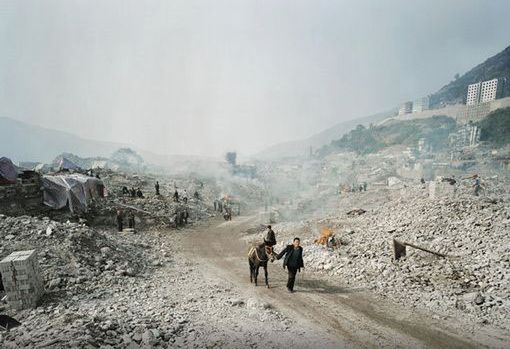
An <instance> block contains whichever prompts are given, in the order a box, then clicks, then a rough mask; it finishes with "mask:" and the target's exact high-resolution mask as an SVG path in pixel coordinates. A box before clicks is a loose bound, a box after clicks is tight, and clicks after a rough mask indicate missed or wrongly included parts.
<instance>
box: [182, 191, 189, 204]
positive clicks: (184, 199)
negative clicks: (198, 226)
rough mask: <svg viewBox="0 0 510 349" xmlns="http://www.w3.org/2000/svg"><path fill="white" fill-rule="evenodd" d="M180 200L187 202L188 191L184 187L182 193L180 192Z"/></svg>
mask: <svg viewBox="0 0 510 349" xmlns="http://www.w3.org/2000/svg"><path fill="white" fill-rule="evenodd" d="M182 201H184V203H185V204H187V203H188V192H187V191H186V189H184V193H183V194H182Z"/></svg>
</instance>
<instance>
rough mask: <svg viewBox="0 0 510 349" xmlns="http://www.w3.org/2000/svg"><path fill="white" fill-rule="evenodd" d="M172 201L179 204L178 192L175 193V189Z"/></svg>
mask: <svg viewBox="0 0 510 349" xmlns="http://www.w3.org/2000/svg"><path fill="white" fill-rule="evenodd" d="M174 201H175V202H179V192H178V191H177V189H175V193H174Z"/></svg>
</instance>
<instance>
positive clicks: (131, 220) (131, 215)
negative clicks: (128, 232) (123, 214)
mask: <svg viewBox="0 0 510 349" xmlns="http://www.w3.org/2000/svg"><path fill="white" fill-rule="evenodd" d="M128 227H129V228H131V229H135V214H134V213H133V212H130V213H129V217H128Z"/></svg>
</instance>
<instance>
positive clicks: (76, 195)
mask: <svg viewBox="0 0 510 349" xmlns="http://www.w3.org/2000/svg"><path fill="white" fill-rule="evenodd" d="M42 185H43V189H44V191H43V194H44V204H45V205H47V206H50V207H51V208H54V209H56V210H58V209H61V208H64V207H66V206H68V207H69V210H70V211H71V212H73V213H76V212H84V211H86V210H87V207H88V205H89V203H90V201H91V200H92V199H93V198H99V197H102V196H103V188H104V186H103V182H102V181H101V180H100V179H97V178H94V177H88V176H85V175H81V174H71V175H65V176H64V175H57V176H43V178H42Z"/></svg>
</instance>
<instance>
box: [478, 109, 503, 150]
mask: <svg viewBox="0 0 510 349" xmlns="http://www.w3.org/2000/svg"><path fill="white" fill-rule="evenodd" d="M478 125H479V126H480V128H481V135H480V140H482V141H486V142H489V143H490V144H491V145H493V146H495V147H502V146H505V145H507V144H510V108H503V109H498V110H495V111H493V112H492V113H490V114H489V115H487V117H486V118H485V119H483V120H481V121H480V122H479V123H478Z"/></svg>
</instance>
